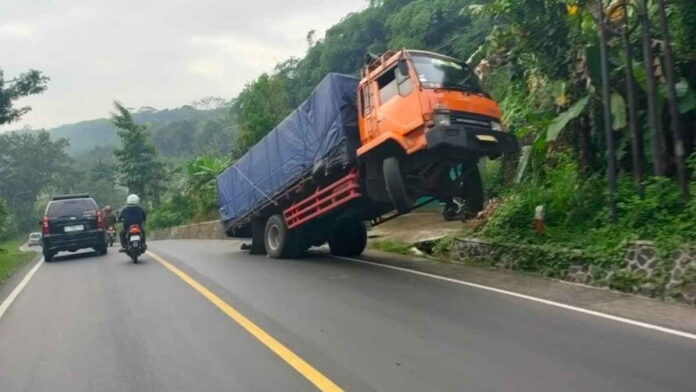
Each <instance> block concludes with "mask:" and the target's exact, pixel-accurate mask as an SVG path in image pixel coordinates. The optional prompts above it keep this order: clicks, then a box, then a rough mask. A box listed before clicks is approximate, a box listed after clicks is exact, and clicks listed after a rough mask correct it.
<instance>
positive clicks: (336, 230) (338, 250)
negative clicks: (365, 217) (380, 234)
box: [329, 219, 367, 256]
mask: <svg viewBox="0 0 696 392" xmlns="http://www.w3.org/2000/svg"><path fill="white" fill-rule="evenodd" d="M365 246H367V228H366V227H365V224H364V223H363V222H361V221H359V220H357V219H341V220H339V221H338V222H336V224H335V225H333V227H332V228H331V233H330V234H329V248H330V249H331V254H332V255H335V256H358V255H360V254H361V253H362V252H363V251H364V250H365Z"/></svg>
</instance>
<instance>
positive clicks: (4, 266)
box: [0, 238, 36, 284]
mask: <svg viewBox="0 0 696 392" xmlns="http://www.w3.org/2000/svg"><path fill="white" fill-rule="evenodd" d="M24 242H25V241H24V239H23V238H22V239H20V238H15V239H11V240H7V241H2V242H0V249H2V250H0V284H2V283H4V282H5V281H6V280H7V279H8V278H9V277H10V276H11V275H12V274H13V273H14V272H15V271H17V270H18V269H19V268H21V267H22V266H23V265H24V264H25V263H26V262H28V261H29V260H31V259H32V258H33V257H34V255H35V254H36V253H34V252H22V251H20V250H19V247H20V246H21V245H22V244H23V243H24Z"/></svg>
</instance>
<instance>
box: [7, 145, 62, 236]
mask: <svg viewBox="0 0 696 392" xmlns="http://www.w3.org/2000/svg"><path fill="white" fill-rule="evenodd" d="M67 144H68V143H67V141H66V140H57V141H52V140H51V139H50V137H49V135H48V133H47V132H39V133H37V134H22V135H20V134H16V133H7V134H0V198H2V199H5V201H6V202H7V203H8V205H9V208H10V209H11V211H13V222H12V223H10V224H8V226H9V228H10V229H11V231H12V232H14V231H16V230H28V229H29V228H31V227H34V226H35V224H36V219H37V216H36V214H35V210H34V207H35V201H36V200H37V198H38V197H39V196H40V194H41V193H42V192H44V191H46V190H48V189H51V188H52V187H56V186H57V185H59V184H60V183H61V181H62V180H63V179H64V178H65V175H66V173H67V171H68V169H69V167H70V162H71V160H70V158H69V157H68V155H67V154H66V152H65V148H66V147H67Z"/></svg>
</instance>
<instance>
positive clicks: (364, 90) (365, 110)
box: [360, 82, 377, 144]
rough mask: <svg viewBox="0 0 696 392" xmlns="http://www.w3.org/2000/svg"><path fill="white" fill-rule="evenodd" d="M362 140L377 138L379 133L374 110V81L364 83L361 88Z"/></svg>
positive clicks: (364, 141) (363, 141)
mask: <svg viewBox="0 0 696 392" xmlns="http://www.w3.org/2000/svg"><path fill="white" fill-rule="evenodd" d="M360 105H361V107H360V114H361V117H362V118H361V119H360V122H361V125H362V126H361V127H360V141H361V142H362V143H363V144H364V143H366V142H368V141H369V140H372V139H374V138H375V136H376V133H377V117H376V113H375V110H374V94H373V93H372V82H368V83H366V84H364V85H363V86H362V87H361V88H360Z"/></svg>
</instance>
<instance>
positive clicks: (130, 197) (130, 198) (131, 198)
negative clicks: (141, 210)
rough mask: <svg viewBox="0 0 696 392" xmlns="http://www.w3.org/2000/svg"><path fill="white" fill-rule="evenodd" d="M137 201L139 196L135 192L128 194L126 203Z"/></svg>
mask: <svg viewBox="0 0 696 392" xmlns="http://www.w3.org/2000/svg"><path fill="white" fill-rule="evenodd" d="M138 203H140V198H139V197H138V195H136V194H133V195H129V196H128V198H127V199H126V204H128V205H136V204H138Z"/></svg>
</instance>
